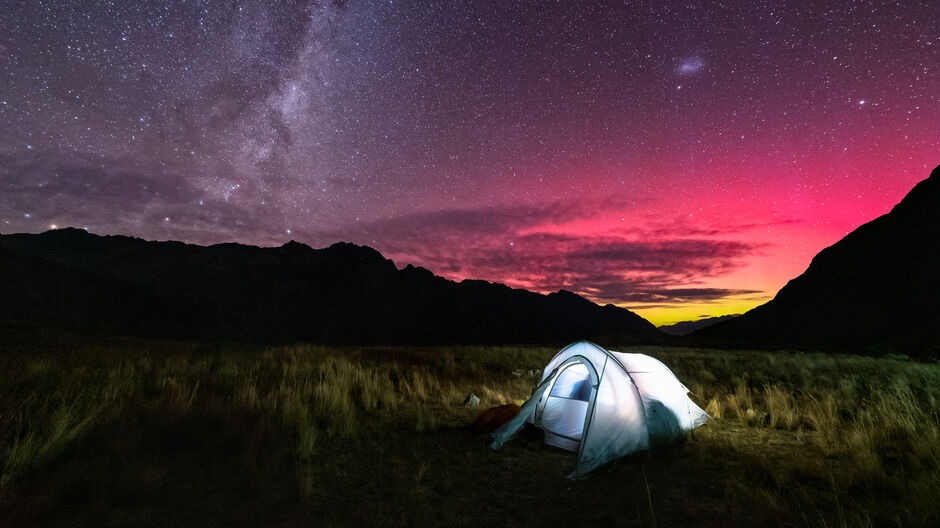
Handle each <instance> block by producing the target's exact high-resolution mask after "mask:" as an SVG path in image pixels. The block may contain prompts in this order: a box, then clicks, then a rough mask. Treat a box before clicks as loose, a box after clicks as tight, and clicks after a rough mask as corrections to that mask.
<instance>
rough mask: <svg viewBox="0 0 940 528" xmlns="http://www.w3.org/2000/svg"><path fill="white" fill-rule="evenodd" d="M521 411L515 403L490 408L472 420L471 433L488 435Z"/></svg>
mask: <svg viewBox="0 0 940 528" xmlns="http://www.w3.org/2000/svg"><path fill="white" fill-rule="evenodd" d="M521 410H522V407H519V406H518V405H516V404H515V403H507V404H506V405H500V406H497V407H490V408H489V409H487V410H485V411H483V412H481V413H480V414H479V415H477V417H476V418H475V419H474V420H473V432H474V433H476V434H478V435H482V434H490V433H492V432H493V431H495V430H497V429H499V428H500V427H502V426H503V424H505V423H506V422H508V421H509V420H512V419H513V418H515V417H516V415H517V414H519V411H521Z"/></svg>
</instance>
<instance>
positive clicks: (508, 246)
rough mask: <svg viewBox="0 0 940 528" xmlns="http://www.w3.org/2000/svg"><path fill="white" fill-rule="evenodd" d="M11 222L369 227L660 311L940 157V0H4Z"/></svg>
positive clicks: (808, 237) (726, 290)
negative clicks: (524, 0) (723, 0)
mask: <svg viewBox="0 0 940 528" xmlns="http://www.w3.org/2000/svg"><path fill="white" fill-rule="evenodd" d="M2 7H3V13H4V16H3V17H0V35H2V37H0V51H2V54H0V75H2V78H3V85H2V89H0V157H2V160H3V163H2V164H0V231H2V232H4V233H10V232H23V231H25V232H39V231H44V230H47V229H50V228H52V227H53V226H56V227H61V226H75V227H83V228H86V229H89V230H90V231H92V232H95V233H100V234H130V235H135V236H140V237H144V238H148V239H177V240H184V241H188V242H194V243H217V242H224V241H232V240H235V241H239V242H244V243H251V244H262V245H277V244H281V243H284V242H286V241H287V240H289V239H296V240H299V241H301V242H305V243H308V244H310V245H312V246H314V247H320V246H324V245H328V244H331V243H333V242H336V241H338V240H344V241H349V242H355V243H360V244H367V245H370V246H373V247H375V248H376V249H378V250H380V251H382V252H383V253H384V254H385V255H386V256H389V257H391V258H393V259H395V261H396V263H397V264H399V265H400V266H402V265H405V264H408V263H414V264H419V265H423V266H425V267H427V268H429V269H431V270H432V271H434V272H436V273H438V274H442V275H444V276H447V277H449V278H453V279H463V278H481V279H487V280H492V281H500V282H505V283H507V284H510V285H513V286H518V287H525V288H530V289H533V290H536V291H542V292H548V291H554V290H557V289H560V288H565V289H568V290H572V291H575V292H578V293H580V294H583V295H585V296H587V297H588V298H591V299H592V300H595V301H598V302H613V303H616V304H618V305H622V306H626V307H629V308H631V309H634V310H636V311H637V312H638V313H640V314H641V315H644V316H645V317H648V318H649V319H650V320H652V321H653V322H656V323H668V322H673V321H677V320H683V319H690V318H696V317H700V316H705V315H719V314H723V313H736V312H741V311H743V310H746V309H748V308H750V307H752V306H755V305H756V304H759V303H761V302H764V301H766V300H767V299H768V298H770V297H771V296H772V295H773V293H774V292H775V291H776V290H777V289H779V288H780V287H781V286H782V285H783V284H784V283H785V282H786V281H787V280H788V279H790V278H792V277H794V276H796V275H797V274H799V273H800V272H802V271H803V270H804V269H805V268H806V266H807V265H808V264H809V261H810V259H811V258H812V256H813V255H814V254H815V253H816V252H818V251H819V250H820V249H822V248H823V247H825V246H827V245H830V244H832V243H833V242H835V241H837V240H838V239H839V238H841V237H842V236H844V235H845V234H846V233H847V232H848V231H851V230H852V229H854V228H855V227H857V226H858V225H860V224H861V223H864V222H866V221H868V220H870V219H872V218H874V217H876V216H878V215H880V214H883V213H885V212H887V211H888V210H889V209H890V207H891V206H892V205H893V204H895V203H896V202H897V201H898V200H900V199H901V198H902V197H903V196H904V194H905V193H906V191H907V190H909V189H910V188H911V187H912V186H913V185H914V184H915V183H916V182H917V181H918V180H920V179H923V178H925V177H926V176H927V175H928V174H929V171H930V169H932V168H933V167H934V166H936V165H937V164H938V163H940V102H938V94H940V77H938V73H937V66H938V65H940V31H938V28H940V9H938V8H937V6H936V5H935V2H930V1H926V0H913V1H910V2H897V3H895V2H882V1H874V2H864V1H862V2H814V1H811V2H806V1H780V2H776V1H773V2H772V1H757V2H750V3H748V2H732V3H728V4H717V3H699V2H692V3H689V2H676V1H666V2H628V3H623V2H559V3H547V2H544V3H543V2H533V3H520V2H489V1H487V2H443V1H435V0H430V1H427V2H392V1H383V2H364V1H356V0H349V1H338V0H334V1H328V0H327V1H322V2H303V1H295V2H268V1H260V0H258V1H246V2H235V3H231V2H216V1H197V0H188V1H182V0H180V1H156V2H147V3H144V2H111V1H102V2H47V1H33V2H5V3H4V5H3V6H2Z"/></svg>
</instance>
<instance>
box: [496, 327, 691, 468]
mask: <svg viewBox="0 0 940 528" xmlns="http://www.w3.org/2000/svg"><path fill="white" fill-rule="evenodd" d="M688 392H689V390H688V388H686V386H685V385H683V384H682V382H680V381H679V380H678V379H677V378H676V376H675V375H674V374H673V373H672V371H670V370H669V368H667V367H666V366H665V365H663V364H662V362H660V361H659V360H657V359H655V358H652V357H650V356H647V355H644V354H636V353H623V352H613V351H608V350H606V349H604V348H602V347H600V346H598V345H595V344H594V343H590V342H588V341H579V342H577V343H574V344H571V345H569V346H567V347H565V348H564V349H562V350H561V351H560V352H559V353H558V354H556V355H555V357H554V358H552V360H551V361H549V363H548V365H547V366H546V367H545V369H544V370H543V375H542V379H541V380H540V382H539V385H538V386H537V387H536V388H535V390H533V391H532V396H531V397H530V398H529V400H528V401H526V402H525V404H523V406H522V410H521V411H520V413H519V414H518V415H516V417H515V418H514V419H513V420H511V421H509V422H508V423H506V424H505V425H503V426H502V427H501V428H499V429H497V430H496V431H495V432H494V433H493V434H492V437H493V443H492V445H491V447H492V448H493V449H499V448H500V447H502V446H503V444H505V443H506V442H507V441H508V440H509V439H510V438H512V437H513V435H515V434H516V432H518V431H519V430H520V429H521V428H522V427H523V426H524V425H525V424H526V423H531V424H534V425H536V426H538V427H541V428H542V429H544V430H545V440H546V443H549V444H551V445H554V446H557V447H561V448H564V449H568V450H572V451H577V452H578V463H577V467H576V468H575V471H574V473H572V474H571V477H573V478H577V477H583V476H584V475H586V474H587V473H589V472H590V471H592V470H593V469H595V468H597V467H599V466H601V465H603V464H605V463H607V462H610V461H611V460H615V459H617V458H620V457H622V456H625V455H628V454H630V453H633V452H636V451H642V450H646V449H649V448H650V447H653V446H655V445H657V444H662V443H668V442H671V441H672V440H674V439H676V438H678V437H680V436H682V435H683V434H685V433H686V432H687V431H690V430H692V429H694V428H695V427H698V426H700V425H702V424H703V423H705V421H706V420H707V419H708V415H707V414H706V413H705V411H703V410H702V409H701V408H699V407H698V406H697V405H696V404H695V403H694V402H693V401H692V400H690V399H689V397H688Z"/></svg>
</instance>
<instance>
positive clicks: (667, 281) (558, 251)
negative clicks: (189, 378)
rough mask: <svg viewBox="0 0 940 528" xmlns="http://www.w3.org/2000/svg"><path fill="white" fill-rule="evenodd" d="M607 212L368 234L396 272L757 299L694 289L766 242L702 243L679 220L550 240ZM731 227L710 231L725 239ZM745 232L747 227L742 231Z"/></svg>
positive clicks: (462, 212)
mask: <svg viewBox="0 0 940 528" xmlns="http://www.w3.org/2000/svg"><path fill="white" fill-rule="evenodd" d="M605 205H606V204H596V203H595V204H586V203H583V202H568V203H560V204H549V205H523V206H495V205H494V206H487V207H481V208H477V209H470V208H467V209H449V210H440V211H430V212H419V213H415V214H412V215H406V216H402V217H398V218H393V219H391V220H389V221H386V222H382V223H381V224H371V225H369V226H367V229H368V230H369V231H371V232H372V233H373V234H374V236H375V237H376V239H378V240H383V241H384V242H383V243H382V247H380V248H379V249H380V250H382V251H383V252H385V253H386V254H387V255H388V256H390V257H392V258H393V259H394V260H395V261H396V262H397V263H399V265H404V264H406V263H413V264H418V265H422V266H424V267H427V268H428V269H431V270H432V271H434V272H435V273H438V274H442V275H445V276H448V277H451V278H455V279H461V278H481V279H486V280H493V281H501V282H505V283H507V284H509V285H512V286H516V287H522V288H527V289H532V290H535V291H542V292H548V291H556V290H559V289H566V290H570V291H574V292H576V293H579V294H582V295H585V296H586V297H588V298H591V299H593V300H596V301H599V302H612V303H618V304H625V303H644V304H647V303H654V304H664V305H667V304H671V303H687V302H696V303H703V302H719V301H721V300H722V299H726V298H729V297H737V298H740V296H742V295H760V294H763V292H761V291H758V290H749V289H724V288H710V287H701V286H699V285H700V284H702V283H703V281H704V280H707V279H709V278H714V277H720V276H723V275H726V274H728V273H731V272H733V271H734V270H736V269H739V268H741V267H743V266H745V265H746V264H747V262H748V259H749V258H751V257H753V256H754V255H756V254H759V253H761V252H762V251H763V250H764V249H765V248H766V246H767V244H764V243H756V242H744V241H735V240H715V239H710V238H707V236H706V234H703V230H697V229H694V228H691V229H688V230H685V231H684V230H683V227H684V226H685V224H684V223H683V222H680V221H675V222H668V223H667V222H659V223H656V224H654V225H652V226H651V227H649V228H646V227H644V226H634V227H633V228H631V229H629V230H624V231H622V232H615V233H613V234H609V233H608V234H598V232H586V233H584V234H577V233H558V232H555V231H556V230H555V229H553V230H551V232H550V231H549V230H548V228H549V227H550V226H563V225H564V224H566V223H568V222H573V221H576V220H584V219H588V220H590V219H591V218H594V217H595V216H597V215H598V214H599V212H603V211H606V210H609V209H610V208H609V207H605ZM735 229H736V228H735V227H734V226H730V225H729V226H725V227H722V228H721V229H717V228H716V229H714V230H708V231H707V233H708V234H712V233H720V234H728V233H732V232H734V231H735ZM740 229H742V230H743V229H746V228H743V227H742V228H740Z"/></svg>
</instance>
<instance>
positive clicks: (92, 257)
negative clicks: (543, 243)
mask: <svg viewBox="0 0 940 528" xmlns="http://www.w3.org/2000/svg"><path fill="white" fill-rule="evenodd" d="M0 275H2V278H0V295H2V296H3V298H5V299H9V300H11V303H10V306H17V305H19V306H21V307H22V309H16V310H11V309H7V310H0V322H3V323H16V324H21V323H22V324H34V325H37V326H40V327H46V326H52V327H57V328H60V327H61V328H65V329H70V330H77V331H91V332H104V333H115V332H117V333H121V332H123V333H127V334H131V335H146V336H159V337H172V338H212V339H215V338H225V339H252V340H254V339H257V340H305V341H313V342H323V343H350V344H399V343H400V344H491V343H492V344H497V343H516V344H522V343H526V344H538V343H546V344H547V343H552V344H556V343H562V342H567V341H571V340H574V339H582V338H586V337H594V338H600V337H601V336H608V337H612V336H616V337H617V338H620V339H624V340H626V341H631V340H638V339H639V340H650V339H656V338H657V337H658V336H659V332H658V331H657V330H656V329H655V327H654V326H653V325H652V324H651V323H649V322H648V321H646V320H645V319H643V318H642V317H640V316H638V315H636V314H634V313H633V312H630V311H629V310H626V309H623V308H617V307H613V306H609V305H608V306H598V305H596V304H594V303H592V302H590V301H589V300H587V299H584V298H583V297H580V296H578V295H576V294H574V293H571V292H563V291H560V292H554V293H551V294H548V295H543V294H539V293H535V292H530V291H527V290H521V289H514V288H510V287H509V286H506V285H503V284H500V283H490V282H487V281H481V280H464V281H461V282H455V281H451V280H448V279H445V278H443V277H438V276H437V275H434V274H433V273H432V272H431V271H430V270H427V269H425V268H422V267H418V266H412V265H410V264H409V265H407V266H405V267H404V268H402V269H398V268H397V266H396V265H395V264H394V262H392V261H391V260H390V259H386V258H385V257H384V256H383V255H382V254H381V253H380V252H379V251H377V250H375V249H373V248H371V247H368V246H359V245H356V244H351V243H348V242H337V243H334V244H332V245H330V246H328V247H326V248H322V249H314V248H311V247H310V246H308V245H306V244H303V243H300V242H297V241H295V240H291V241H288V242H287V243H285V244H283V245H281V246H276V247H266V248H265V247H257V246H251V245H246V244H240V243H235V242H227V243H221V244H213V245H210V246H199V245H195V244H186V243H183V242H177V241H160V242H157V241H146V240H143V239H140V238H136V237H130V236H126V235H105V236H100V235H95V234H92V233H88V232H86V231H85V230H83V229H76V228H63V229H57V230H53V231H46V232H44V233H41V234H23V233H20V234H9V235H0ZM56 292H60V293H61V295H60V294H59V293H56Z"/></svg>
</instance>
